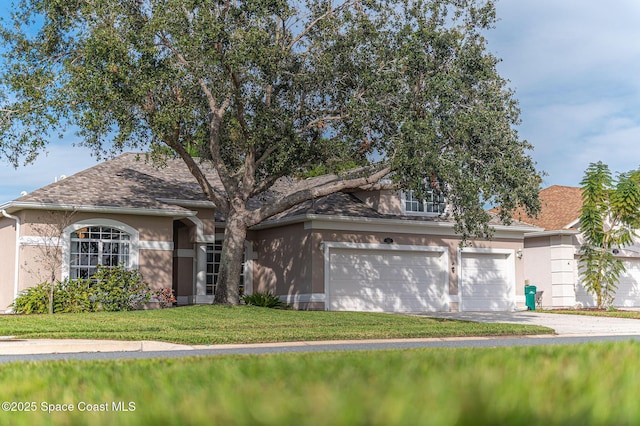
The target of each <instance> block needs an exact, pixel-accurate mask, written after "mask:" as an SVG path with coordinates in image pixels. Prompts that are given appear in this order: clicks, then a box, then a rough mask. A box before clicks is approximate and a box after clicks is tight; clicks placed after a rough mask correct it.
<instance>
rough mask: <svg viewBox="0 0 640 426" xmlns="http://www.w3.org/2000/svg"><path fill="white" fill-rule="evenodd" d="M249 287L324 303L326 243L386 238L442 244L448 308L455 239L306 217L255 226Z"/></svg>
mask: <svg viewBox="0 0 640 426" xmlns="http://www.w3.org/2000/svg"><path fill="white" fill-rule="evenodd" d="M253 238H254V241H253V243H254V250H255V251H256V252H257V259H256V260H255V262H254V290H256V291H272V292H275V293H276V294H278V295H281V296H284V297H285V298H286V300H287V302H288V303H290V304H292V305H293V306H294V307H296V308H299V309H324V308H325V306H324V300H325V249H324V245H325V244H326V243H331V242H340V243H345V242H347V243H365V244H382V245H383V244H385V243H384V240H385V239H386V238H391V239H392V240H393V243H392V244H394V245H409V246H432V247H446V248H447V251H448V260H449V265H448V271H449V272H448V273H449V285H448V292H449V296H450V299H451V304H450V306H451V309H452V310H456V309H457V307H458V295H459V289H458V283H459V279H458V278H459V277H458V274H459V267H458V265H457V262H458V252H459V250H460V248H459V239H458V238H457V237H456V236H454V235H452V236H448V235H430V234H415V233H400V232H397V231H396V232H366V231H347V230H323V229H314V227H313V226H311V225H310V224H309V223H308V222H307V223H305V224H303V223H298V224H294V225H288V226H285V227H280V228H271V229H265V230H261V231H257V232H255V233H254V234H253ZM471 246H472V247H474V248H486V249H492V248H495V249H506V250H512V251H513V253H514V255H515V253H517V252H518V250H522V249H523V241H522V239H521V238H514V239H509V238H496V239H494V240H491V241H472V242H471ZM514 266H515V272H514V276H515V283H514V284H515V288H516V299H517V300H516V302H517V304H518V305H519V306H524V280H525V272H524V262H523V261H522V260H521V259H518V258H517V257H516V258H515V262H514Z"/></svg>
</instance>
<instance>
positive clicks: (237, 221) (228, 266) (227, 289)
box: [213, 211, 247, 305]
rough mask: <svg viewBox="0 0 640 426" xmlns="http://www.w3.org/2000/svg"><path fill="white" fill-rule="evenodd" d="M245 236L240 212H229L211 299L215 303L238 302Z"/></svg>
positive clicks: (245, 232)
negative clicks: (214, 288) (216, 278)
mask: <svg viewBox="0 0 640 426" xmlns="http://www.w3.org/2000/svg"><path fill="white" fill-rule="evenodd" d="M246 236H247V225H246V223H245V221H244V216H243V215H242V213H238V212H236V211H231V212H229V215H228V217H227V220H226V228H225V231H224V242H223V243H222V254H221V256H220V257H221V258H220V270H219V271H218V280H217V282H216V291H215V296H214V301H213V303H215V304H224V305H237V304H239V303H240V292H239V288H240V273H241V271H242V260H243V255H244V242H245V239H246Z"/></svg>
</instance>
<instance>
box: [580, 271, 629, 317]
mask: <svg viewBox="0 0 640 426" xmlns="http://www.w3.org/2000/svg"><path fill="white" fill-rule="evenodd" d="M623 263H624V266H625V268H626V271H625V272H623V273H622V274H620V279H619V281H618V290H617V291H616V296H615V298H614V300H613V306H617V307H621V308H638V307H640V259H624V260H623ZM576 301H577V302H578V303H581V304H582V305H583V306H588V307H595V306H596V301H595V298H594V297H593V295H591V293H588V292H587V290H586V289H585V288H584V286H583V285H582V283H581V282H580V283H579V284H578V286H577V288H576Z"/></svg>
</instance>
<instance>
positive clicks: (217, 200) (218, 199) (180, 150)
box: [165, 140, 229, 213]
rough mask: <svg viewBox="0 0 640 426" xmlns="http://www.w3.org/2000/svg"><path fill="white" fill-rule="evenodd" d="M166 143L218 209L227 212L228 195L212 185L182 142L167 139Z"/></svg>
mask: <svg viewBox="0 0 640 426" xmlns="http://www.w3.org/2000/svg"><path fill="white" fill-rule="evenodd" d="M165 143H166V144H167V145H168V146H169V147H170V148H171V149H173V150H174V151H175V152H176V153H177V154H178V155H179V156H180V158H182V160H183V161H184V163H185V164H186V165H187V168H188V169H189V171H190V172H191V174H192V175H193V177H194V178H195V179H196V180H197V181H198V184H199V185H200V187H201V188H202V191H204V194H205V195H206V196H207V199H208V200H209V201H211V202H213V204H214V205H215V207H216V209H218V210H220V211H221V212H222V213H227V212H228V211H229V203H228V201H227V199H226V197H225V196H224V194H222V193H220V191H219V190H217V189H215V188H214V187H213V186H212V185H211V183H210V182H209V179H207V177H206V176H205V174H204V173H203V172H202V169H201V168H200V166H198V164H197V163H196V161H195V160H194V159H193V157H192V156H191V155H190V154H189V153H188V152H187V151H186V150H185V149H184V147H183V146H182V144H180V143H179V142H178V140H175V141H173V140H170V141H165Z"/></svg>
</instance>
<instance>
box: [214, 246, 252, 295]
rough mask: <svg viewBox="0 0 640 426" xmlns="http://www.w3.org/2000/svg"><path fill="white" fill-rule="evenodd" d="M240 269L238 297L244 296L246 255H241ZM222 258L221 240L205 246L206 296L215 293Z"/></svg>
mask: <svg viewBox="0 0 640 426" xmlns="http://www.w3.org/2000/svg"><path fill="white" fill-rule="evenodd" d="M242 256H243V257H242V267H241V269H240V289H239V291H240V295H241V296H242V295H243V294H244V266H245V261H246V255H245V254H243V255H242ZM221 257H222V240H221V239H216V241H215V243H214V244H207V272H206V294H207V295H208V296H213V295H214V294H215V293H216V282H217V281H218V274H219V272H220V259H221Z"/></svg>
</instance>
